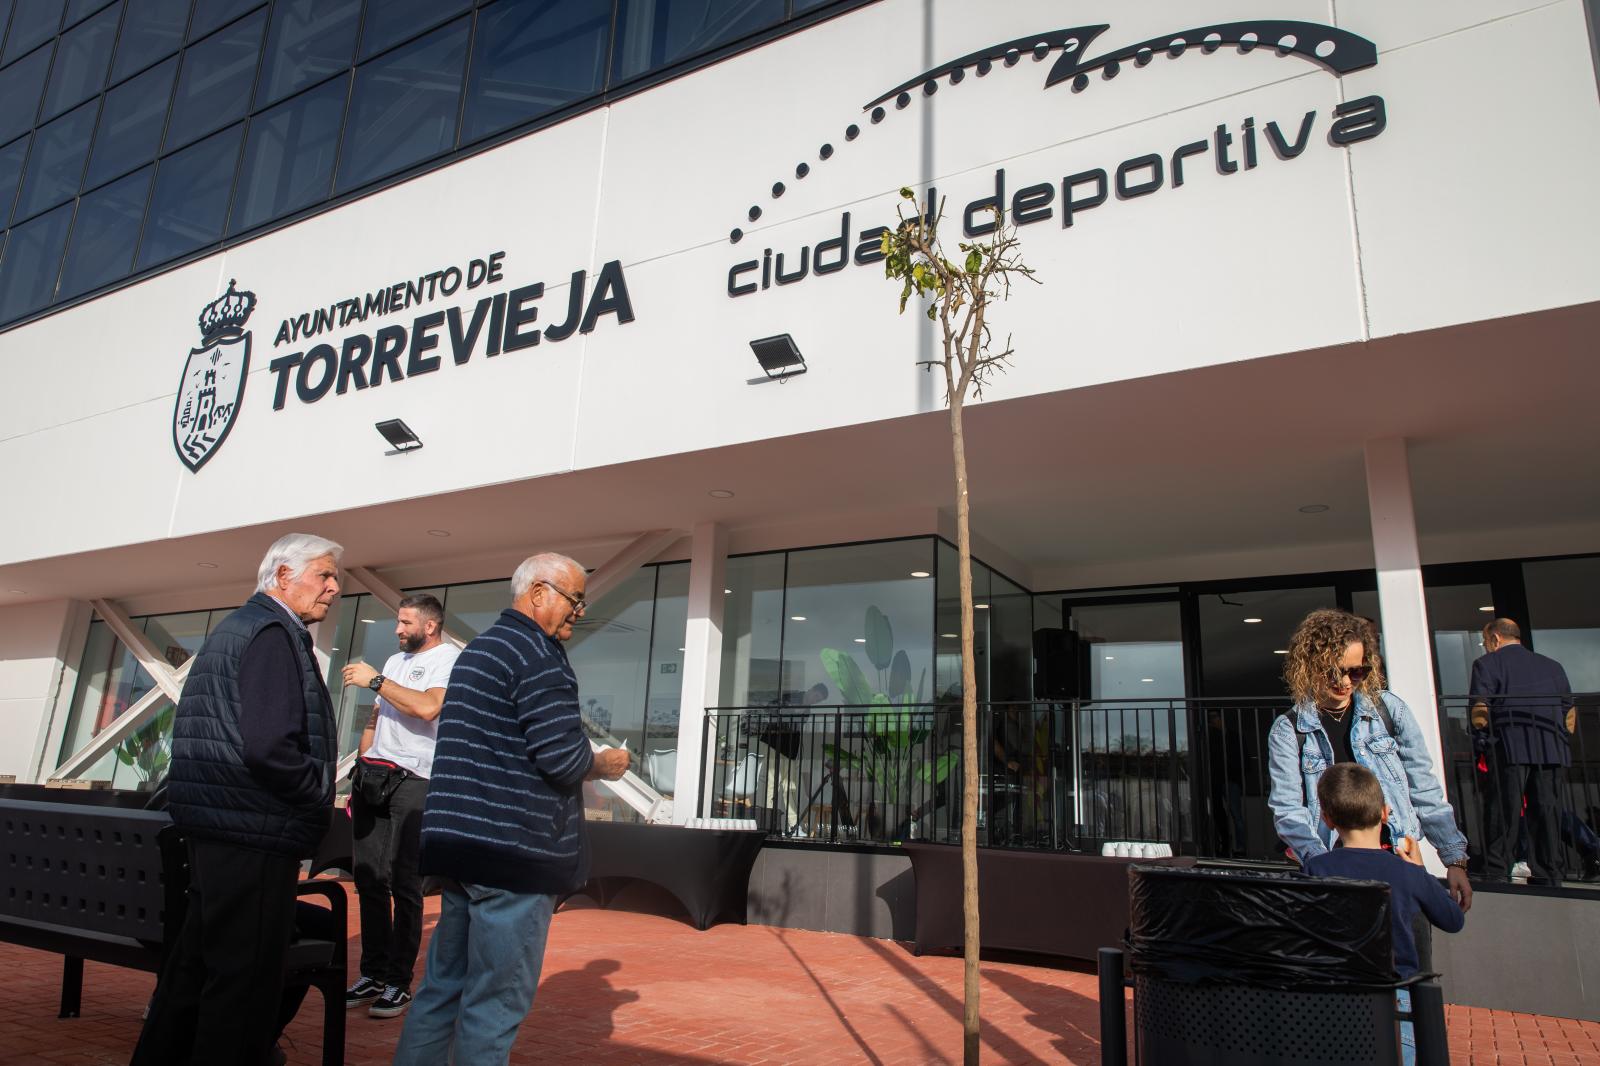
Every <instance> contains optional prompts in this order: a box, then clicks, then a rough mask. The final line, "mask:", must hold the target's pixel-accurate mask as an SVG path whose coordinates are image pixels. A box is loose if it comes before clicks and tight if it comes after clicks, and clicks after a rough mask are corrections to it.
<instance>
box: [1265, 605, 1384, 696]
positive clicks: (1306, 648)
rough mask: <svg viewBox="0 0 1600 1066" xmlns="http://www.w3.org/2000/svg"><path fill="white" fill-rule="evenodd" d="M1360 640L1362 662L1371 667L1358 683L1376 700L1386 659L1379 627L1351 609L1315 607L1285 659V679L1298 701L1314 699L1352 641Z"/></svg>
mask: <svg viewBox="0 0 1600 1066" xmlns="http://www.w3.org/2000/svg"><path fill="white" fill-rule="evenodd" d="M1358 642H1359V643H1360V644H1361V647H1362V649H1363V651H1364V654H1363V656H1362V660H1361V663H1362V665H1363V666H1365V667H1367V668H1368V670H1369V671H1370V672H1369V673H1368V674H1367V676H1366V679H1365V680H1363V681H1362V682H1361V684H1359V685H1357V686H1356V691H1357V692H1364V693H1366V696H1367V698H1368V699H1370V700H1372V701H1373V702H1374V703H1376V702H1377V700H1378V693H1379V692H1381V691H1382V690H1383V687H1384V685H1383V660H1382V658H1381V657H1380V656H1379V654H1378V631H1377V629H1376V628H1375V627H1374V626H1373V624H1372V623H1371V622H1370V621H1369V620H1367V619H1365V618H1362V617H1360V616H1359V615H1354V614H1351V613H1350V612H1349V611H1340V610H1335V609H1333V608H1324V609H1322V610H1318V611H1312V612H1311V613H1310V614H1308V615H1306V616H1305V618H1304V619H1303V620H1302V621H1301V623H1300V624H1299V625H1298V626H1296V627H1295V630H1294V636H1292V637H1290V638H1289V654H1288V656H1287V657H1286V658H1285V659H1284V662H1283V680H1284V683H1285V684H1287V685H1288V686H1289V693H1290V695H1292V696H1293V697H1294V701H1295V702H1296V703H1308V702H1314V701H1315V700H1316V698H1317V697H1318V696H1319V695H1321V693H1322V690H1323V688H1324V686H1326V685H1327V683H1328V678H1329V676H1330V675H1331V674H1332V673H1333V672H1334V670H1335V669H1337V668H1338V666H1339V660H1340V659H1343V658H1344V651H1345V649H1346V648H1348V647H1349V646H1350V645H1352V644H1355V643H1358Z"/></svg>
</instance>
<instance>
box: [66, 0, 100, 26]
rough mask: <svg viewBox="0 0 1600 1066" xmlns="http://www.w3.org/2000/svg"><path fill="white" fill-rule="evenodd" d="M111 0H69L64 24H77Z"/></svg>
mask: <svg viewBox="0 0 1600 1066" xmlns="http://www.w3.org/2000/svg"><path fill="white" fill-rule="evenodd" d="M108 2H109V0H67V17H66V20H65V21H63V22H62V23H61V25H63V26H75V25H77V24H78V22H79V21H80V20H82V19H83V18H84V17H85V16H87V15H92V14H94V13H95V12H96V11H99V10H100V9H101V8H102V7H105V6H106V4H107V3H108Z"/></svg>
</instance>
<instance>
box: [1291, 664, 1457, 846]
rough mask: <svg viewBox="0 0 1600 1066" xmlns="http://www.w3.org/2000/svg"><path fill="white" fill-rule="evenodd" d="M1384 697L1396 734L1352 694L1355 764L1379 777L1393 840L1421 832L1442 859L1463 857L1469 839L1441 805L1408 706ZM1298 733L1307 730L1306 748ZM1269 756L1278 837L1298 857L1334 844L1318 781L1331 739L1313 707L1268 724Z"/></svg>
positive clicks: (1301, 705) (1389, 695)
mask: <svg viewBox="0 0 1600 1066" xmlns="http://www.w3.org/2000/svg"><path fill="white" fill-rule="evenodd" d="M1382 695H1383V700H1384V702H1385V704H1387V705H1388V709H1389V716H1390V717H1391V718H1393V719H1394V732H1395V735H1394V736H1390V735H1389V732H1388V731H1387V730H1386V729H1385V728H1384V726H1383V720H1382V719H1381V718H1380V717H1379V716H1378V712H1377V710H1376V709H1374V707H1373V705H1372V701H1371V700H1370V699H1368V698H1367V697H1366V696H1364V695H1362V694H1360V693H1357V694H1356V697H1355V708H1354V709H1355V715H1356V720H1355V723H1354V725H1353V726H1352V728H1351V731H1350V749H1351V751H1352V752H1353V753H1354V754H1355V757H1356V762H1358V763H1360V764H1361V765H1362V766H1365V767H1366V768H1367V769H1368V770H1371V771H1372V772H1373V773H1374V774H1376V775H1378V781H1379V783H1380V784H1382V785H1383V796H1384V800H1385V802H1387V803H1388V804H1389V829H1390V832H1391V833H1392V834H1393V835H1394V837H1395V839H1396V840H1398V839H1399V838H1400V837H1402V836H1408V837H1412V838H1413V839H1421V838H1422V837H1426V838H1427V839H1428V840H1429V841H1430V842H1431V843H1432V844H1433V846H1434V847H1435V848H1437V849H1438V851H1439V858H1440V859H1441V860H1442V861H1444V862H1446V863H1450V862H1454V861H1455V860H1457V859H1461V858H1465V857H1466V854H1467V839H1466V837H1464V836H1462V835H1461V830H1460V829H1458V828H1456V817H1455V812H1454V811H1453V810H1451V808H1450V804H1449V803H1447V802H1445V798H1444V789H1443V788H1441V787H1440V785H1439V779H1438V778H1437V777H1435V776H1434V773H1433V762H1432V759H1431V758H1430V756H1429V754H1428V747H1427V745H1426V743H1424V741H1423V739H1422V732H1421V730H1419V729H1418V728H1417V727H1416V720H1415V718H1414V717H1413V715H1412V713H1411V709H1410V708H1409V707H1407V706H1406V704H1405V701H1404V700H1402V699H1400V697H1398V696H1396V695H1395V694H1394V693H1392V692H1385V693H1383V694H1382ZM1300 734H1305V750H1304V751H1301V744H1300ZM1267 758H1268V760H1269V763H1270V766H1271V771H1272V794H1271V796H1270V797H1269V799H1268V802H1269V803H1270V804H1271V806H1272V815H1273V824H1274V826H1275V827H1276V828H1277V831H1278V836H1279V837H1281V838H1282V840H1283V842H1284V843H1285V844H1288V845H1289V847H1290V848H1292V849H1294V853H1295V856H1296V857H1297V858H1298V859H1299V860H1300V861H1301V862H1304V861H1305V860H1306V859H1309V858H1310V857H1311V856H1313V855H1320V854H1322V853H1323V852H1325V851H1327V850H1328V849H1329V848H1330V847H1331V846H1332V843H1333V830H1331V829H1329V828H1328V827H1327V826H1325V825H1323V824H1322V815H1321V812H1320V807H1319V805H1318V803H1317V781H1318V779H1319V778H1321V777H1322V771H1323V770H1326V769H1327V768H1328V766H1329V765H1330V764H1331V763H1332V762H1333V742H1332V741H1331V740H1330V739H1329V738H1328V734H1327V731H1326V730H1324V729H1323V728H1322V715H1321V714H1320V713H1319V712H1318V710H1317V707H1316V704H1314V703H1311V702H1305V703H1298V704H1296V705H1295V707H1294V710H1293V711H1291V712H1290V713H1289V714H1287V715H1283V716H1281V717H1279V718H1278V720H1277V721H1275V722H1273V723H1272V729H1271V731H1270V732H1268V734H1267Z"/></svg>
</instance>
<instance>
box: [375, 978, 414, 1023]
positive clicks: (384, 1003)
mask: <svg viewBox="0 0 1600 1066" xmlns="http://www.w3.org/2000/svg"><path fill="white" fill-rule="evenodd" d="M409 1006H411V993H410V992H407V991H405V990H404V989H402V988H401V987H400V986H399V985H390V986H389V987H387V988H385V989H384V990H383V995H381V996H379V997H378V998H377V999H375V1000H373V1001H372V1006H370V1007H368V1008H367V1013H368V1014H370V1015H371V1016H372V1017H374V1018H395V1017H398V1016H399V1015H402V1014H404V1013H405V1012H406V1008H407V1007H409Z"/></svg>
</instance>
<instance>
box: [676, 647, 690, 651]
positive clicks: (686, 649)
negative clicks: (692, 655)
mask: <svg viewBox="0 0 1600 1066" xmlns="http://www.w3.org/2000/svg"><path fill="white" fill-rule="evenodd" d="M678 650H679V651H688V650H689V649H688V648H679V649H678Z"/></svg>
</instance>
